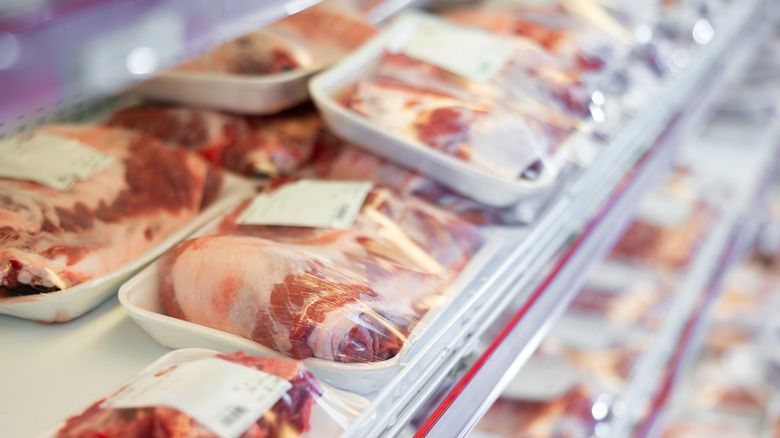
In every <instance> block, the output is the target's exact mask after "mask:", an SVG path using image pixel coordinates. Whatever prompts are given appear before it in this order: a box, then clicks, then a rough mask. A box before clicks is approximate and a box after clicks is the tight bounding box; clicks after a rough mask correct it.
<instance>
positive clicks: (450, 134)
mask: <svg viewBox="0 0 780 438" xmlns="http://www.w3.org/2000/svg"><path fill="white" fill-rule="evenodd" d="M424 18H425V19H424V20H421V23H420V24H419V26H420V27H419V30H416V32H417V34H415V35H427V34H428V32H437V31H438V30H440V29H446V32H453V33H456V32H462V31H463V30H462V29H464V30H465V28H462V27H461V26H457V25H454V24H450V23H447V22H446V21H443V20H437V19H435V18H433V17H427V16H426V17H424ZM468 31H473V30H471V29H468ZM473 32H476V31H473ZM479 33H480V34H481V32H479ZM398 38H401V37H400V36H399V37H398ZM490 38H491V39H489V40H487V41H488V42H486V44H495V45H496V47H494V49H495V50H497V51H500V52H501V53H503V54H506V55H507V56H506V59H504V58H503V57H497V59H491V60H490V61H489V62H494V63H495V65H494V66H493V67H494V68H497V72H496V73H495V74H490V75H488V76H487V77H481V76H482V74H481V73H480V74H479V76H480V77H475V76H477V75H470V74H466V73H463V72H461V71H458V73H455V72H454V71H453V70H452V69H451V68H445V67H443V66H441V65H437V64H436V63H433V62H430V61H423V60H421V58H420V56H418V55H417V54H416V52H413V51H412V49H410V48H409V47H416V46H414V44H415V40H414V39H412V40H410V42H409V46H408V47H407V48H399V47H396V46H398V42H397V41H395V42H392V43H388V46H387V47H386V49H385V51H384V52H383V53H382V54H381V55H379V59H377V60H376V61H375V63H374V65H373V68H372V69H370V71H367V72H366V74H365V75H363V77H361V78H359V79H358V80H357V81H356V82H355V83H353V84H352V85H351V86H349V87H348V88H347V90H345V91H344V92H342V94H341V96H340V101H341V103H342V105H344V106H345V107H346V108H348V109H350V110H352V111H354V112H356V113H358V114H360V115H362V116H363V117H365V118H367V119H368V120H369V121H370V122H371V123H372V124H374V125H376V126H377V127H378V128H380V129H382V130H384V131H388V132H391V133H393V134H396V135H398V136H400V137H402V138H404V139H406V140H407V141H410V142H413V143H421V144H424V145H427V146H428V147H431V148H433V149H435V150H437V151H441V152H444V153H446V154H449V155H452V156H455V157H457V158H459V159H462V160H466V161H469V162H470V163H472V164H474V165H476V166H480V167H482V168H484V169H487V170H489V171H491V172H495V173H497V174H500V175H502V176H504V177H506V178H519V177H522V178H525V179H527V180H533V179H535V178H536V177H537V176H538V173H539V172H540V168H539V167H540V166H543V165H544V164H545V163H548V161H549V160H548V158H549V156H550V155H552V154H554V153H556V152H557V151H558V149H559V147H560V144H561V143H562V142H563V141H564V140H565V139H566V138H568V137H569V135H570V134H572V133H573V132H576V131H578V130H580V129H588V128H586V127H584V126H583V124H582V122H581V120H580V116H582V115H583V112H587V111H588V104H587V103H582V102H581V100H582V99H584V100H585V101H589V100H590V94H589V93H588V91H587V90H585V89H584V88H583V87H581V84H579V83H578V80H577V78H572V77H571V75H568V74H566V72H564V71H560V70H558V69H557V67H556V65H555V63H554V60H552V59H550V56H549V55H548V54H547V53H546V52H544V51H543V50H541V49H538V48H537V47H535V46H534V45H532V44H529V43H524V42H519V41H515V40H512V39H509V38H504V37H501V36H490ZM486 50H487V49H486ZM498 58H500V59H498ZM475 62H476V61H475ZM532 68H537V69H539V70H540V72H539V73H538V74H539V75H543V76H549V77H554V78H555V80H559V81H563V82H564V83H566V84H567V86H568V85H570V87H569V88H568V89H567V90H566V91H565V93H568V94H569V95H568V96H566V97H564V98H563V101H566V102H569V103H570V104H568V105H558V102H560V100H559V99H551V98H550V95H549V94H548V93H546V92H545V91H544V88H545V85H544V83H543V82H542V81H540V80H538V79H536V78H534V77H533V76H532V75H531V74H530V73H529V69H532ZM545 69H546V71H541V70H545ZM555 93H557V94H560V92H558V91H555V92H554V94H555ZM575 101H576V102H575ZM548 165H549V163H548Z"/></svg>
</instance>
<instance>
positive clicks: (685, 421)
mask: <svg viewBox="0 0 780 438" xmlns="http://www.w3.org/2000/svg"><path fill="white" fill-rule="evenodd" d="M769 198H770V199H769V201H770V202H769V209H768V210H769V211H768V217H767V218H766V219H767V220H766V221H765V222H764V225H763V228H762V230H761V232H760V233H759V234H758V236H757V238H756V241H755V245H754V246H753V248H752V249H751V251H750V252H749V254H748V255H747V257H746V259H745V260H744V261H743V262H742V263H740V264H738V265H736V266H734V267H733V268H731V269H730V270H729V272H728V273H727V276H726V280H725V282H724V285H723V287H722V290H721V292H720V294H719V295H718V296H717V298H716V301H715V302H714V303H713V304H712V309H711V311H710V316H709V318H708V319H707V320H705V322H704V323H703V324H702V325H701V330H703V332H702V334H703V339H704V340H703V345H698V346H697V345H694V346H692V347H691V348H692V350H691V352H690V355H689V359H688V360H687V361H686V362H683V364H682V365H681V366H680V368H679V369H678V371H677V372H678V377H677V378H676V380H675V382H674V384H675V387H674V393H673V394H672V396H671V398H670V400H669V401H668V402H667V405H666V406H665V410H664V411H662V414H661V416H660V418H659V419H658V420H656V422H655V424H654V425H653V430H652V434H653V436H659V437H660V436H662V437H677V436H702V435H707V436H717V437H766V438H769V437H776V436H779V435H778V434H780V428H778V424H780V421H778V419H779V418H780V386H778V385H779V384H780V383H779V382H778V370H779V369H780V368H778V367H779V366H780V365H779V364H780V356H778V355H777V351H778V344H777V342H778V340H780V337H778V334H780V325H778V324H779V323H780V320H779V319H778V318H777V309H778V305H780V271H778V264H777V262H778V252H777V248H778V247H777V225H778V217H779V216H778V211H780V210H778V206H779V205H780V204H779V203H778V200H780V197H778V192H777V185H776V184H775V187H774V188H773V189H772V190H771V191H770V195H769Z"/></svg>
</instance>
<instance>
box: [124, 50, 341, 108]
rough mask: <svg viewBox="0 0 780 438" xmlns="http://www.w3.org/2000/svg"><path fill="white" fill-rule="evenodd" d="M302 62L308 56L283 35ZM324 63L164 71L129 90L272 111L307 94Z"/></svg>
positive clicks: (194, 102)
mask: <svg viewBox="0 0 780 438" xmlns="http://www.w3.org/2000/svg"><path fill="white" fill-rule="evenodd" d="M273 37H275V38H278V39H282V40H284V41H285V43H286V44H288V45H289V46H290V47H291V49H292V51H293V53H294V54H295V56H296V58H297V59H299V60H301V61H302V64H304V65H306V64H307V63H309V64H311V63H312V60H311V56H310V55H309V54H308V53H307V52H306V51H305V50H304V49H302V48H300V47H297V46H296V45H295V44H294V43H292V42H289V41H287V40H286V39H284V38H281V37H278V36H275V35H274V36H273ZM325 66H326V65H324V64H317V65H316V66H313V67H305V68H300V69H295V70H291V71H288V72H284V73H278V74H271V75H240V74H230V73H201V72H187V71H176V70H171V71H166V72H163V73H160V74H158V75H156V76H155V77H153V78H151V79H149V80H146V81H144V82H142V83H141V84H139V85H138V86H136V87H135V88H133V89H132V90H131V93H132V94H135V95H139V96H143V97H146V98H150V99H153V100H162V101H167V102H176V103H180V104H184V105H189V106H196V107H203V108H211V109H216V110H222V111H230V112H234V113H239V114H255V115H263V114H274V113H278V112H280V111H283V110H285V109H288V108H292V107H294V106H295V105H297V104H299V103H302V102H304V101H306V100H308V98H309V90H308V88H307V86H308V83H309V79H310V78H311V77H312V76H313V75H314V74H315V73H317V72H318V71H320V70H321V69H322V68H324V67H325Z"/></svg>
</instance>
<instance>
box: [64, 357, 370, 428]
mask: <svg viewBox="0 0 780 438" xmlns="http://www.w3.org/2000/svg"><path fill="white" fill-rule="evenodd" d="M362 404H363V402H362V399H360V398H359V397H355V396H351V395H347V394H343V393H340V392H337V391H334V390H332V389H330V388H328V387H327V386H324V385H322V384H320V383H319V382H318V381H317V379H316V378H315V377H314V376H313V375H312V374H311V373H310V372H309V371H307V370H306V369H305V368H304V367H303V365H302V364H301V363H300V362H296V361H293V360H288V359H279V358H269V357H258V356H250V355H247V354H246V353H243V352H241V351H238V352H235V353H232V354H218V353H217V352H214V351H211V350H204V349H185V350H177V351H174V352H172V353H169V354H167V355H165V356H163V357H162V358H160V359H159V360H157V361H156V362H155V363H153V364H152V365H150V366H149V367H148V368H146V369H145V370H143V371H142V372H141V373H139V374H138V375H136V376H135V377H134V378H132V379H131V380H129V381H128V382H127V383H126V384H125V385H123V386H122V387H120V388H119V389H118V390H116V391H114V392H113V393H112V394H110V395H109V396H108V397H106V398H104V399H102V400H99V401H97V402H96V403H94V404H93V405H92V406H90V407H89V408H87V409H86V410H85V411H84V412H82V413H81V414H79V415H76V416H73V417H71V418H69V419H68V420H67V421H66V422H65V423H64V425H63V426H62V427H61V428H60V429H59V431H58V432H57V433H56V435H54V436H56V437H57V438H76V437H80V438H83V437H98V436H105V437H108V436H110V437H138V438H141V437H155V438H174V437H191V438H196V437H198V438H212V437H213V438H216V437H221V438H225V437H235V438H239V437H240V438H265V437H298V436H304V437H305V436H318V437H320V436H322V437H327V436H337V435H338V434H339V432H340V431H343V428H344V427H345V426H346V424H347V423H348V422H349V421H351V419H352V418H354V416H356V415H357V409H360V408H362V407H363V406H361V405H362Z"/></svg>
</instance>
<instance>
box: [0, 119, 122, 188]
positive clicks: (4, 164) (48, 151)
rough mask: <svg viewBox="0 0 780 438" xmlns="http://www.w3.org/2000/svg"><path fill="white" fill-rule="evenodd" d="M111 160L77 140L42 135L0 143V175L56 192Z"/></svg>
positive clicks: (98, 170) (85, 177) (113, 159)
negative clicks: (27, 181) (38, 184)
mask: <svg viewBox="0 0 780 438" xmlns="http://www.w3.org/2000/svg"><path fill="white" fill-rule="evenodd" d="M115 161H116V159H115V158H114V157H112V156H111V155H107V154H104V153H102V152H100V151H97V150H95V149H93V148H91V147H89V146H86V145H84V144H82V143H81V142H79V141H78V140H74V139H71V138H67V137H60V136H57V135H51V134H46V133H42V132H39V133H35V134H33V135H32V136H23V137H15V138H11V139H8V140H3V141H0V176H3V177H6V178H14V179H24V180H31V181H35V182H37V183H40V184H43V185H46V186H48V187H51V188H53V189H56V190H60V191H65V190H67V189H69V188H70V187H71V186H72V185H73V183H75V182H76V181H78V180H82V181H83V180H87V179H89V178H90V177H91V176H92V175H94V174H96V173H98V172H100V171H102V170H104V169H106V168H108V167H109V166H111V165H112V164H114V162H115Z"/></svg>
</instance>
